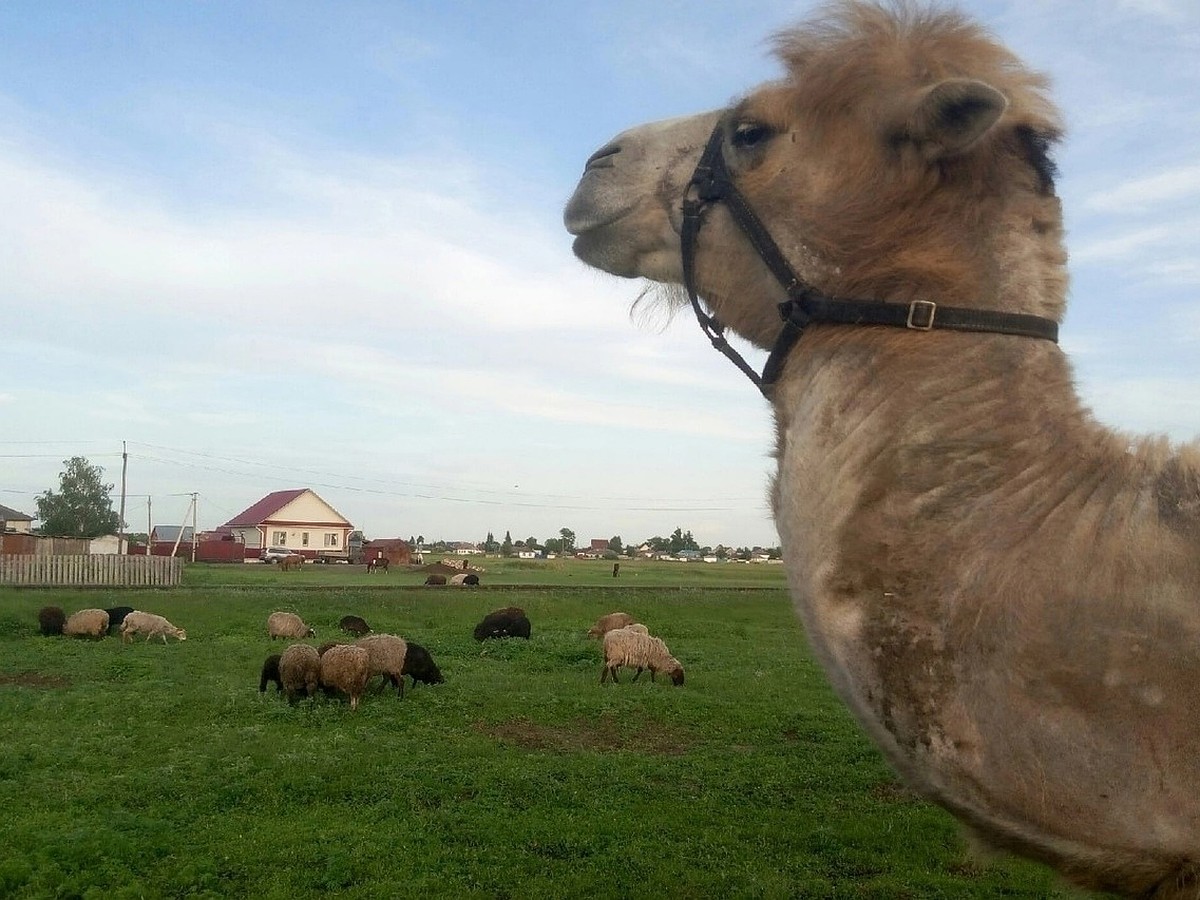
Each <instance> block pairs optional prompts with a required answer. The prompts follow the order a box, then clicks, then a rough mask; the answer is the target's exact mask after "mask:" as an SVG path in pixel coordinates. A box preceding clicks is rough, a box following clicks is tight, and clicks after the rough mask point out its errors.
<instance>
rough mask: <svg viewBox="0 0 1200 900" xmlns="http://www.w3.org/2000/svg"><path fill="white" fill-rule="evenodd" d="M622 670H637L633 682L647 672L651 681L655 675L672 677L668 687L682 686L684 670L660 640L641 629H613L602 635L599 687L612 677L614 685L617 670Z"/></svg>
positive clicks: (641, 626) (632, 627)
mask: <svg viewBox="0 0 1200 900" xmlns="http://www.w3.org/2000/svg"><path fill="white" fill-rule="evenodd" d="M621 666H628V667H630V668H636V669H637V672H636V673H635V674H634V676H633V680H634V681H637V680H638V678H639V677H640V676H641V674H642V671H643V670H645V669H649V670H650V680H651V681H654V680H655V678H654V676H655V673H656V672H665V673H666V674H667V675H669V676H671V683H672V684H674V685H676V686H678V685H681V684H683V666H681V665H680V664H679V660H677V659H676V658H675V657H673V656H672V655H671V653H670V651H668V650H667V645H666V644H664V643H663V642H662V641H661V640H660V639H659V638H656V637H652V636H651V635H649V634H647V633H646V628H645V626H644V625H631V626H629V627H626V628H614V629H613V630H612V631H610V632H608V634H606V635H604V668H603V669H602V670H601V671H600V683H601V684H604V681H605V679H607V678H609V677H611V678H612V680H613V683H614V684H615V683H617V681H618V679H617V670H618V669H620V668H621Z"/></svg>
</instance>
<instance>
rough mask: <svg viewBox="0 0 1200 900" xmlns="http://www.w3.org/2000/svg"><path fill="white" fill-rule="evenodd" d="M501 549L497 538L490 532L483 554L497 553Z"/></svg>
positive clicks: (484, 544) (484, 543)
mask: <svg viewBox="0 0 1200 900" xmlns="http://www.w3.org/2000/svg"><path fill="white" fill-rule="evenodd" d="M499 549H500V544H499V543H498V542H497V541H496V536H495V535H494V534H492V533H491V532H490V531H489V532H488V536H487V540H486V541H484V542H483V552H484V553H495V552H496V551H497V550H499Z"/></svg>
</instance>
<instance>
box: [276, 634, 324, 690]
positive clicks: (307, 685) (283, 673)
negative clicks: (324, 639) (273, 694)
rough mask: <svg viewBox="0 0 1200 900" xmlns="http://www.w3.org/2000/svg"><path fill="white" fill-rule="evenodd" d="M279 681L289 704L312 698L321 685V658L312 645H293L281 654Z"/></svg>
mask: <svg viewBox="0 0 1200 900" xmlns="http://www.w3.org/2000/svg"><path fill="white" fill-rule="evenodd" d="M279 680H280V681H281V682H282V684H283V693H284V694H285V695H286V696H287V699H288V703H295V702H296V701H297V700H299V699H300V695H301V694H303V695H304V696H305V697H311V696H312V695H313V694H315V693H316V692H317V688H318V687H319V686H320V684H321V657H320V656H318V655H317V650H316V648H315V647H313V646H312V645H310V644H292V645H291V646H290V647H288V648H287V649H286V650H284V651H283V653H282V654H280V657H279Z"/></svg>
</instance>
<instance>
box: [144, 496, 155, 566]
mask: <svg viewBox="0 0 1200 900" xmlns="http://www.w3.org/2000/svg"><path fill="white" fill-rule="evenodd" d="M150 499H151V498H150V496H149V495H147V496H146V555H147V556H149V555H150V537H151V535H153V533H154V516H152V515H151V514H150Z"/></svg>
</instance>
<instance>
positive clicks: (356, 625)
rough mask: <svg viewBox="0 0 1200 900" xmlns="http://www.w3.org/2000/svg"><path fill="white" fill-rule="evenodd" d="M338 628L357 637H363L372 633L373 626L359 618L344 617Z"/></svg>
mask: <svg viewBox="0 0 1200 900" xmlns="http://www.w3.org/2000/svg"><path fill="white" fill-rule="evenodd" d="M338 628H340V629H342V631H344V632H346V633H347V634H352V635H354V636H355V637H362V636H363V635H364V634H370V633H371V626H370V625H368V624H367V622H366V620H365V619H362V618H360V617H359V616H342V621H340V622H338Z"/></svg>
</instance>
